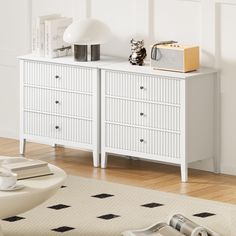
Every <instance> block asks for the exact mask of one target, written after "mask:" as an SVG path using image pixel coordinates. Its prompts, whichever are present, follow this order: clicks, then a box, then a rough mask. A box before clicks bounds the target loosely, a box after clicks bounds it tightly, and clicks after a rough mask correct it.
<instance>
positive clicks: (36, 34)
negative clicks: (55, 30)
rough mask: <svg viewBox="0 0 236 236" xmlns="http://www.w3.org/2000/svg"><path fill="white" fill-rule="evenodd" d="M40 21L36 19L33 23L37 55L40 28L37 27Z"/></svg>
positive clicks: (38, 52)
mask: <svg viewBox="0 0 236 236" xmlns="http://www.w3.org/2000/svg"><path fill="white" fill-rule="evenodd" d="M39 25H40V23H39V21H38V20H37V21H36V24H35V45H36V48H35V54H36V55H37V56H39V55H40V39H39V38H40V29H39V27H40V26H39Z"/></svg>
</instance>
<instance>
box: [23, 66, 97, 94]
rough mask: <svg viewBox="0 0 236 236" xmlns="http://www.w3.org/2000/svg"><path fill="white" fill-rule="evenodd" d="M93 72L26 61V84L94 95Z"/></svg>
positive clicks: (85, 69) (87, 69) (86, 69)
mask: <svg viewBox="0 0 236 236" xmlns="http://www.w3.org/2000/svg"><path fill="white" fill-rule="evenodd" d="M92 72H93V69H91V68H82V67H73V66H69V65H61V64H50V63H41V62H35V61H25V62H24V83H25V84H29V85H35V86H43V87H49V88H58V89H65V90H72V91H80V92H87V93H92Z"/></svg>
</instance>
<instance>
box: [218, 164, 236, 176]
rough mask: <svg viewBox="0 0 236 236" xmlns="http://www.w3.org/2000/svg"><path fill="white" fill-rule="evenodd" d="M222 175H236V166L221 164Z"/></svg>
mask: <svg viewBox="0 0 236 236" xmlns="http://www.w3.org/2000/svg"><path fill="white" fill-rule="evenodd" d="M221 173H222V174H227V175H236V165H227V164H221Z"/></svg>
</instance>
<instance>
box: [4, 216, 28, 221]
mask: <svg viewBox="0 0 236 236" xmlns="http://www.w3.org/2000/svg"><path fill="white" fill-rule="evenodd" d="M23 219H25V218H24V217H20V216H11V217H8V218H5V219H3V220H4V221H8V222H15V221H18V220H23Z"/></svg>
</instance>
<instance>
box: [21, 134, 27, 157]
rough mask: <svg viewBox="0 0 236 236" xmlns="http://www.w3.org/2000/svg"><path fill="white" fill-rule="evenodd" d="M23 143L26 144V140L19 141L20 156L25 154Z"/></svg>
mask: <svg viewBox="0 0 236 236" xmlns="http://www.w3.org/2000/svg"><path fill="white" fill-rule="evenodd" d="M25 143H26V140H25V139H24V138H22V139H20V154H21V155H24V154H25Z"/></svg>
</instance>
